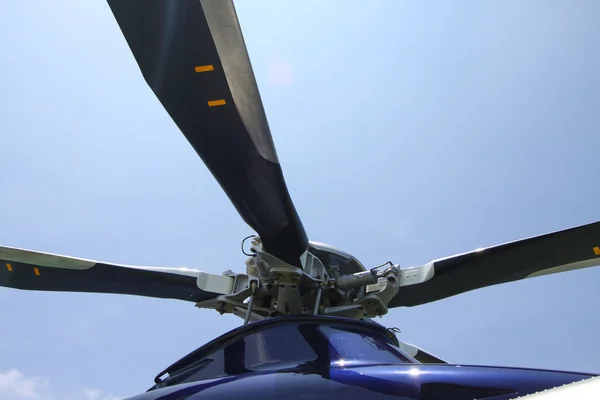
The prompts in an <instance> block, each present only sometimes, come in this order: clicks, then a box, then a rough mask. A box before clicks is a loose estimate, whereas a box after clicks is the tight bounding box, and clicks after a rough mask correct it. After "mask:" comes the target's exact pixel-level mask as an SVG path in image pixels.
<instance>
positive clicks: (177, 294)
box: [0, 247, 219, 302]
mask: <svg viewBox="0 0 600 400" xmlns="http://www.w3.org/2000/svg"><path fill="white" fill-rule="evenodd" d="M200 273H201V272H200V271H198V270H192V269H186V268H159V267H134V266H124V265H116V264H107V263H102V262H96V261H90V260H84V259H79V258H72V257H65V256H60V255H55V254H49V253H42V252H37V251H31V250H22V249H15V248H12V247H0V286H5V287H9V288H14V289H24V290H43V291H54V292H90V293H114V294H129V295H137V296H146V297H157V298H163V299H178V300H185V301H192V302H199V301H204V300H209V299H212V298H214V297H217V296H218V295H219V293H213V292H207V291H204V290H202V289H200V288H199V287H198V284H197V280H198V276H199V274H200Z"/></svg>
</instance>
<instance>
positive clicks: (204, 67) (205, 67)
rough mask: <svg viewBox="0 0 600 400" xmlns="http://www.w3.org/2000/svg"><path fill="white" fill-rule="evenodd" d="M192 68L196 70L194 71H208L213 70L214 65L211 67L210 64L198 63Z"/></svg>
mask: <svg viewBox="0 0 600 400" xmlns="http://www.w3.org/2000/svg"><path fill="white" fill-rule="evenodd" d="M194 69H195V70H196V72H208V71H214V70H215V67H213V66H212V65H198V66H197V67H194Z"/></svg>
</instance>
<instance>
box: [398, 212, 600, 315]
mask: <svg viewBox="0 0 600 400" xmlns="http://www.w3.org/2000/svg"><path fill="white" fill-rule="evenodd" d="M599 246H600V222H595V223H592V224H588V225H583V226H580V227H576V228H571V229H567V230H563V231H558V232H553V233H549V234H546V235H542V236H535V237H531V238H528V239H523V240H518V241H515V242H510V243H506V244H502V245H499V246H494V247H488V248H486V249H482V250H476V251H472V252H470V253H465V254H459V255H456V256H452V257H447V258H442V259H439V260H435V261H432V264H433V268H434V273H433V277H432V278H431V279H430V280H428V281H425V282H423V283H420V284H415V285H409V286H403V287H401V288H400V291H399V292H398V294H396V296H395V297H394V298H393V299H392V301H391V302H390V305H389V307H401V306H416V305H419V304H425V303H429V302H432V301H436V300H440V299H443V298H446V297H450V296H454V295H457V294H459V293H464V292H468V291H470V290H475V289H479V288H482V287H486V286H492V285H498V284H501V283H507V282H513V281H517V280H520V279H526V278H534V277H536V276H542V275H548V274H555V273H558V272H565V271H571V270H574V269H580V268H587V267H593V266H597V265H600V247H599Z"/></svg>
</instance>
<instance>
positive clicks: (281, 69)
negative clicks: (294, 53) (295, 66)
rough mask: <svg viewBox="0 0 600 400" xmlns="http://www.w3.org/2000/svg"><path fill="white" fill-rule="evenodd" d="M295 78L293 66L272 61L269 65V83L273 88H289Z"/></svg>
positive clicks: (284, 62) (283, 62)
mask: <svg viewBox="0 0 600 400" xmlns="http://www.w3.org/2000/svg"><path fill="white" fill-rule="evenodd" d="M293 78H294V76H293V72H292V65H291V64H290V63H289V62H286V61H271V62H269V63H268V64H267V82H269V84H270V85H273V86H287V85H289V84H290V83H292V80H293Z"/></svg>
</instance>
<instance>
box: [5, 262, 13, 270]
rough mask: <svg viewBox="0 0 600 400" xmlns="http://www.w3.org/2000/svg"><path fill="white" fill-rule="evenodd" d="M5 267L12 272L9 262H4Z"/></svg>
mask: <svg viewBox="0 0 600 400" xmlns="http://www.w3.org/2000/svg"><path fill="white" fill-rule="evenodd" d="M6 269H7V270H9V271H10V272H12V265H10V264H9V263H6Z"/></svg>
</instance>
